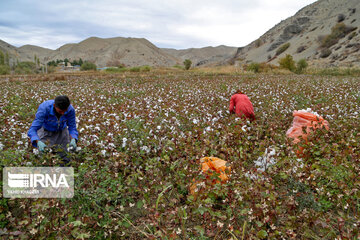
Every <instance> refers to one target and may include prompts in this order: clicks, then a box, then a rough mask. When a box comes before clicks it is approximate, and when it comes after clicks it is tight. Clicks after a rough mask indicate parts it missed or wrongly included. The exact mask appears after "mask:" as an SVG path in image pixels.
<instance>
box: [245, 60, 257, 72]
mask: <svg viewBox="0 0 360 240" xmlns="http://www.w3.org/2000/svg"><path fill="white" fill-rule="evenodd" d="M246 70H248V71H252V72H254V73H258V72H259V71H260V63H257V62H253V63H250V65H249V66H247V68H246Z"/></svg>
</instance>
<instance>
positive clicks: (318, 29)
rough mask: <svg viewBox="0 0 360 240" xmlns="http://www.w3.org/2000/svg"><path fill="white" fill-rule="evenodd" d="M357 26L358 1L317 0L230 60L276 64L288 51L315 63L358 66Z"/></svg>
mask: <svg viewBox="0 0 360 240" xmlns="http://www.w3.org/2000/svg"><path fill="white" fill-rule="evenodd" d="M359 27H360V1H359V0H344V1H339V0H318V1H317V2H315V3H313V4H311V5H308V6H306V7H304V8H303V9H301V10H299V11H298V12H297V13H296V14H295V15H294V16H292V17H290V18H288V19H286V20H284V21H282V22H280V23H279V24H277V25H276V26H274V27H273V28H272V29H270V30H269V31H267V32H266V33H265V34H264V35H262V36H261V37H260V38H259V39H257V40H255V41H253V42H252V43H250V44H249V45H247V46H245V47H243V48H239V49H238V52H237V54H236V55H235V57H234V58H233V59H232V60H233V62H235V64H238V65H241V64H245V63H250V62H268V63H271V64H278V60H279V58H282V57H284V56H285V55H286V54H290V55H292V56H293V57H294V59H295V60H299V59H302V58H304V59H306V60H307V61H308V62H309V63H310V64H313V65H314V66H321V67H328V66H360V61H359V60H360V31H359V30H360V29H359Z"/></svg>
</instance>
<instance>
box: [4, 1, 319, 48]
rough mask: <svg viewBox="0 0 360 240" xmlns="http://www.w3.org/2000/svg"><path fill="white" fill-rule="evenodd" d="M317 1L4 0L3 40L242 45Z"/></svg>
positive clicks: (16, 42) (56, 44)
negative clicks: (130, 40)
mask: <svg viewBox="0 0 360 240" xmlns="http://www.w3.org/2000/svg"><path fill="white" fill-rule="evenodd" d="M315 1H316V0H126V1H125V0H57V1H53V0H0V39H1V40H3V41H5V42H7V43H9V44H11V45H13V46H16V47H20V46H22V45H25V44H32V45H37V46H41V47H46V48H50V49H57V48H59V47H61V46H62V45H64V44H67V43H78V42H81V41H82V40H85V39H86V38H89V37H93V36H95V37H100V38H110V37H136V38H146V39H148V40H149V41H150V42H152V43H153V44H155V45H156V46H157V47H161V48H164V47H166V48H176V49H185V48H191V47H196V48H198V47H206V46H218V45H227V46H234V47H242V46H245V45H247V44H249V43H250V42H252V41H254V40H256V39H257V38H258V37H260V36H261V35H262V34H264V33H265V32H266V31H267V30H269V29H270V28H272V27H273V26H274V25H275V24H277V23H279V22H280V21H281V20H285V19H286V18H288V17H290V16H292V15H294V14H295V13H296V12H297V11H298V10H300V9H301V8H303V7H305V6H307V5H309V4H311V3H313V2H315Z"/></svg>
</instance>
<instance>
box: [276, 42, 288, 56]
mask: <svg viewBox="0 0 360 240" xmlns="http://www.w3.org/2000/svg"><path fill="white" fill-rule="evenodd" d="M289 47H290V43H285V44H283V45H281V46H280V47H279V48H278V49H277V50H276V53H275V55H276V56H278V55H280V54H282V53H283V52H285V51H286V49H288V48H289Z"/></svg>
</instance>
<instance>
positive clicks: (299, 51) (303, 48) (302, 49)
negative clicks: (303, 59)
mask: <svg viewBox="0 0 360 240" xmlns="http://www.w3.org/2000/svg"><path fill="white" fill-rule="evenodd" d="M305 49H306V47H305V46H300V47H298V49H297V50H296V53H301V52H303V51H305Z"/></svg>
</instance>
